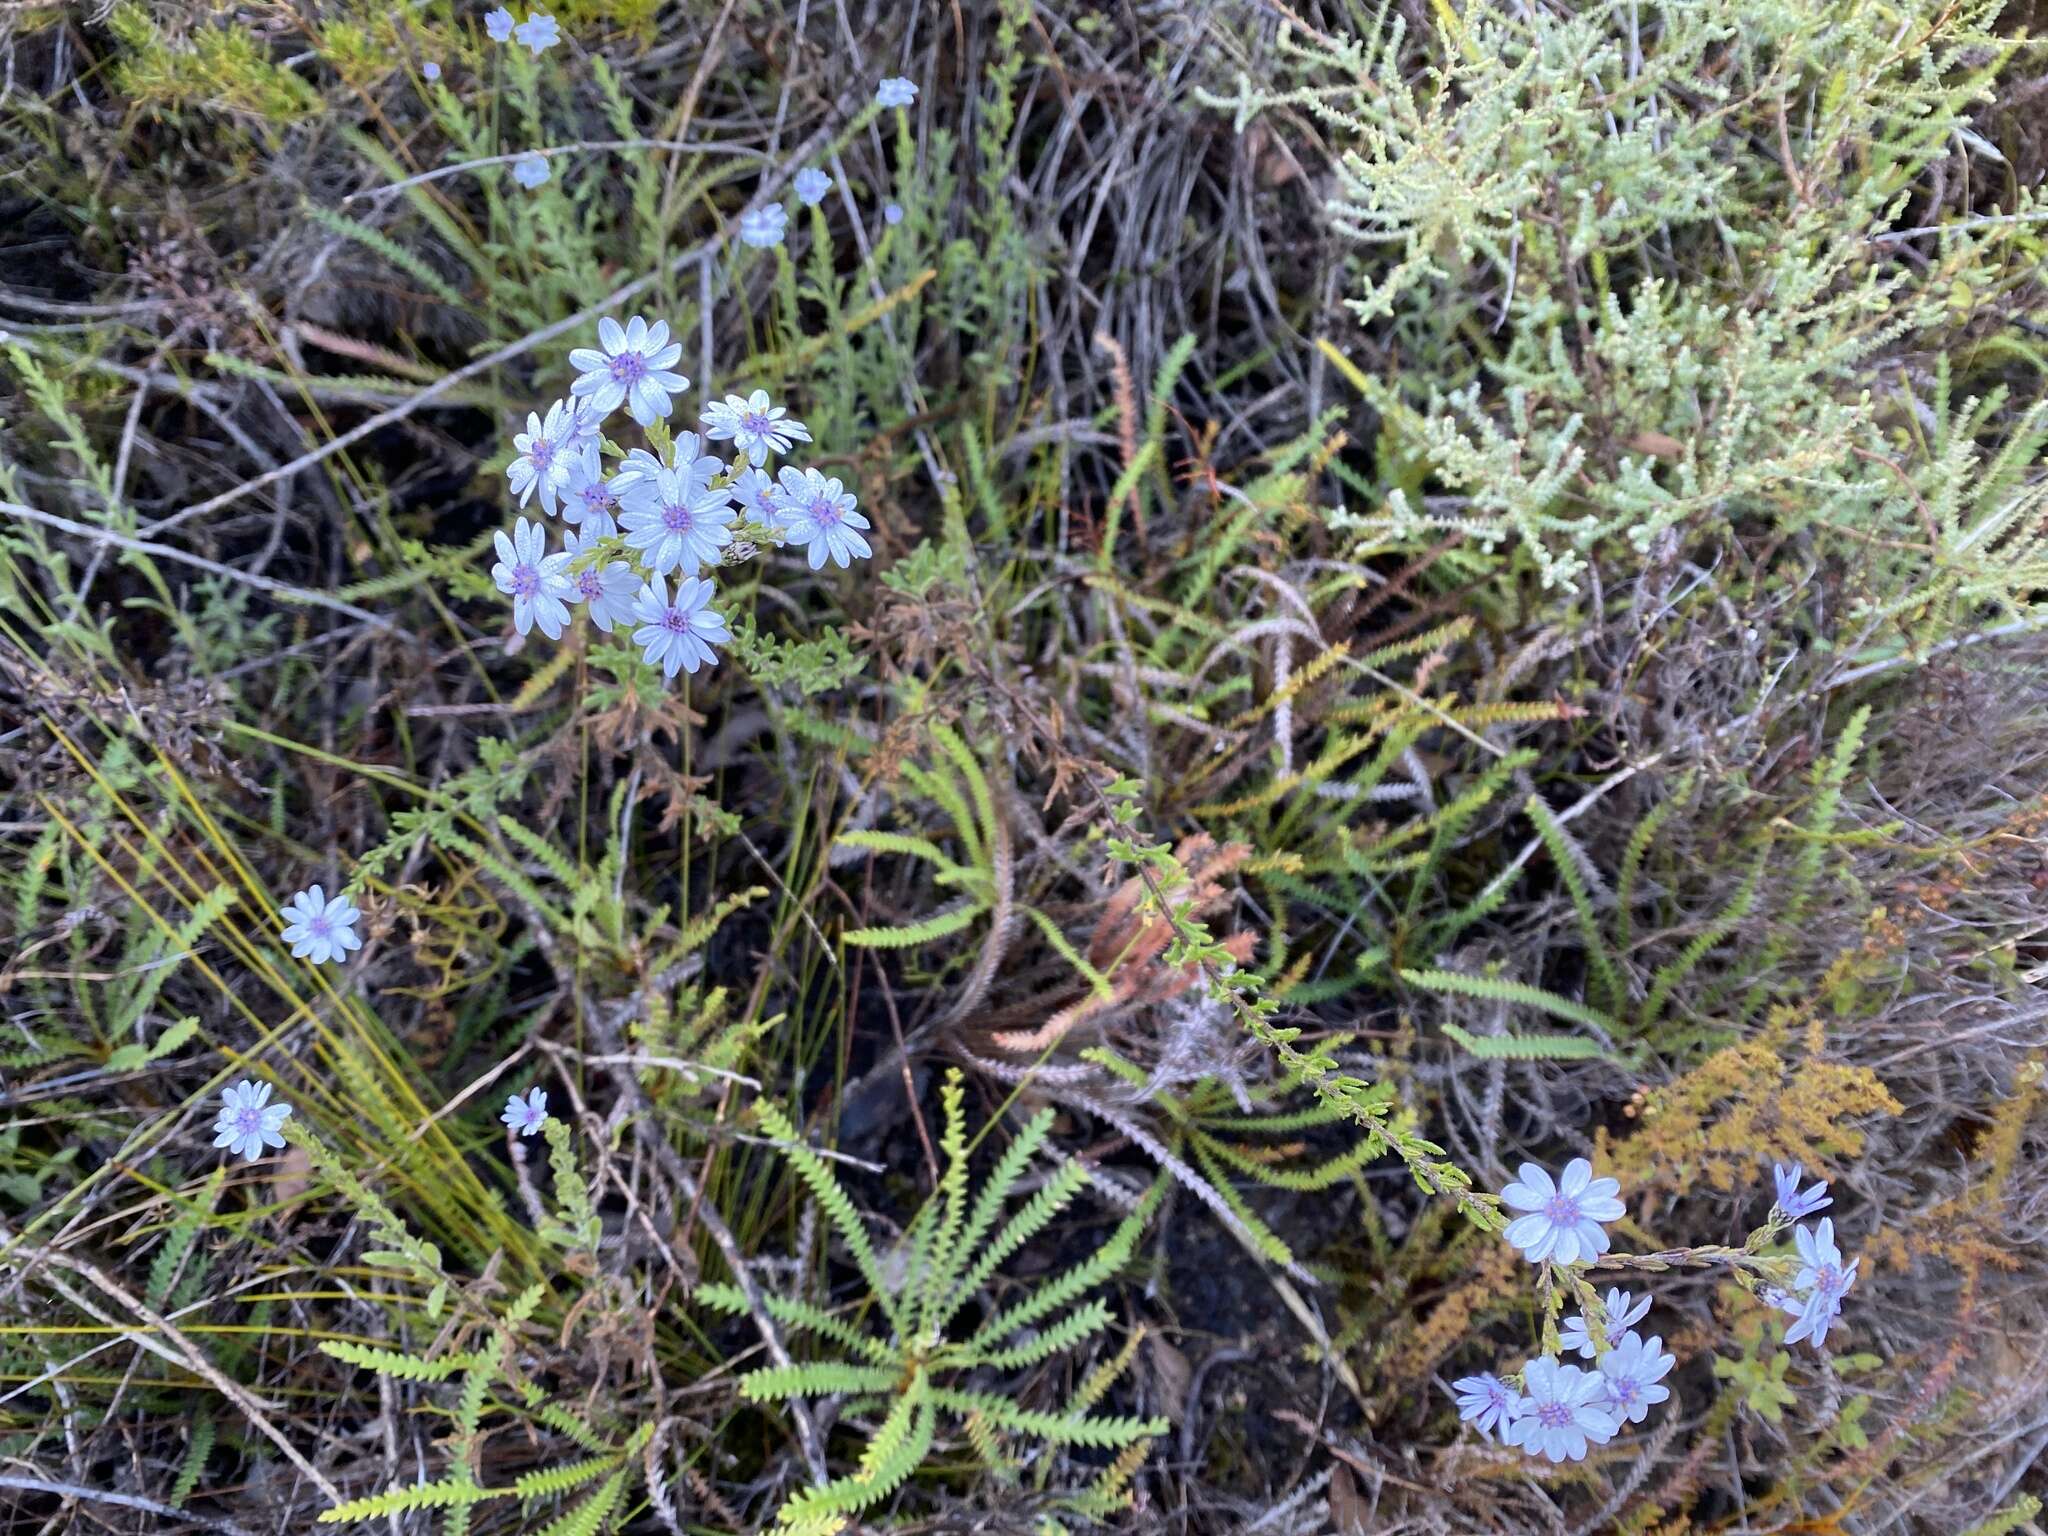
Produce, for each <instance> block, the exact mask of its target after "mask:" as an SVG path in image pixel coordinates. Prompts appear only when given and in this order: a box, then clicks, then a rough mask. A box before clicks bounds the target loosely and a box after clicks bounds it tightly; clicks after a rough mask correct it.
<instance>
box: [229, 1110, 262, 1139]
mask: <svg viewBox="0 0 2048 1536" xmlns="http://www.w3.org/2000/svg"><path fill="white" fill-rule="evenodd" d="M235 1132H236V1134H237V1135H241V1136H258V1135H261V1134H262V1132H263V1111H262V1110H260V1109H258V1108H257V1107H256V1106H255V1105H254V1104H244V1105H243V1106H242V1107H241V1108H240V1109H238V1110H236V1111H235Z"/></svg>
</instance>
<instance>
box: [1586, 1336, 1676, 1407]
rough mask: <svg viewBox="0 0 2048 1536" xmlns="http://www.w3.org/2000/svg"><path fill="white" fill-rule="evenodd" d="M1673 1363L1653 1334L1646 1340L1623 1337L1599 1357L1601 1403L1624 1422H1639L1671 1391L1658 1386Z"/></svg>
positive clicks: (1668, 1372) (1661, 1342) (1635, 1337)
mask: <svg viewBox="0 0 2048 1536" xmlns="http://www.w3.org/2000/svg"><path fill="white" fill-rule="evenodd" d="M1676 1364H1678V1362H1677V1361H1676V1360H1675V1359H1673V1358H1672V1357H1671V1356H1670V1355H1667V1354H1665V1353H1664V1340H1663V1339H1661V1338H1660V1337H1658V1336H1657V1335H1656V1334H1654V1333H1653V1334H1651V1335H1650V1337H1649V1338H1648V1339H1645V1338H1644V1337H1643V1336H1642V1335H1641V1334H1640V1333H1625V1334H1623V1335H1622V1336H1621V1338H1620V1339H1619V1340H1618V1341H1616V1343H1615V1346H1614V1348H1612V1349H1610V1350H1609V1351H1607V1353H1606V1354H1604V1355H1602V1356H1601V1357H1600V1365H1599V1372H1600V1381H1601V1384H1602V1392H1603V1394H1604V1396H1603V1398H1602V1402H1603V1403H1604V1405H1605V1406H1606V1408H1607V1409H1608V1411H1609V1412H1611V1413H1613V1414H1614V1415H1615V1416H1616V1417H1617V1418H1618V1419H1620V1420H1622V1421H1623V1422H1625V1423H1629V1424H1640V1423H1642V1422H1643V1419H1644V1417H1645V1415H1647V1414H1648V1413H1649V1411H1650V1409H1651V1407H1652V1406H1653V1405H1655V1404H1657V1403H1661V1402H1663V1401H1664V1399H1666V1398H1667V1397H1669V1396H1670V1395H1671V1389H1670V1388H1669V1387H1666V1386H1660V1385H1659V1383H1660V1382H1662V1381H1663V1380H1664V1378H1665V1376H1667V1375H1668V1374H1670V1371H1671V1367H1672V1366H1674V1365H1676ZM1619 1427H1620V1426H1619V1425H1617V1426H1616V1428H1619Z"/></svg>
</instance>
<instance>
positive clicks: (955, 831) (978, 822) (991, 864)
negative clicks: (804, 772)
mask: <svg viewBox="0 0 2048 1536" xmlns="http://www.w3.org/2000/svg"><path fill="white" fill-rule="evenodd" d="M931 734H932V739H933V740H934V741H935V742H936V743H937V744H938V746H939V748H940V752H939V757H938V761H937V762H935V763H933V764H932V765H931V766H929V767H926V766H924V765H921V764H918V763H906V764H904V765H903V770H902V772H903V780H904V783H905V784H906V785H907V786H908V787H909V788H910V789H912V790H913V791H915V792H916V793H917V794H919V795H921V796H923V797H924V798H925V799H927V800H929V801H931V802H932V803H933V804H934V805H936V806H938V807H939V809H940V810H941V812H942V813H943V814H944V816H945V818H946V821H947V824H948V826H949V828H950V830H951V832H952V835H953V840H954V842H955V843H956V844H957V846H958V848H959V850H960V852H959V856H958V857H957V858H956V857H953V856H951V855H949V854H947V853H946V852H944V851H943V850H942V849H941V848H940V847H939V845H938V844H937V843H936V842H934V841H933V840H932V839H930V838H928V837H924V836H921V835H916V834H911V833H900V832H879V831H864V830H859V829H855V830H851V831H847V832H842V833H841V834H840V835H839V839H838V842H839V846H840V847H842V848H857V849H866V850H868V851H869V852H872V853H888V854H900V855H904V856H906V857H909V858H914V859H921V860H923V861H924V862H925V863H927V864H929V865H930V866H931V868H932V878H933V880H934V882H935V883H936V884H937V885H939V886H940V887H941V888H942V889H950V890H954V891H957V892H958V893H959V898H958V900H957V901H955V902H954V904H952V905H951V906H948V907H946V908H944V909H943V910H941V911H939V912H936V913H934V914H932V915H931V916H930V917H926V918H922V919H920V920H919V921H917V922H913V923H903V924H896V925H892V926H889V927H881V928H854V929H850V930H848V931H847V932H846V933H845V934H844V935H843V937H844V938H845V940H846V942H847V943H849V944H858V945H862V946H864V947H867V948H870V949H908V948H910V947H912V946H913V945H918V944H929V943H932V942H933V941H934V940H937V939H942V938H945V937H947V936H948V935H950V934H955V933H960V932H962V931H963V930H965V929H967V928H970V927H972V926H973V925H974V922H975V920H976V919H977V918H979V917H980V916H981V914H982V913H984V912H986V911H988V910H989V909H991V908H992V907H993V906H994V905H995V904H996V893H997V887H998V883H999V882H1000V881H1002V880H1004V879H1006V878H1007V872H1006V871H1005V870H1003V869H1001V868H999V867H998V864H999V858H1000V852H999V851H1000V850H1001V849H1002V848H1003V847H1004V846H1005V838H1004V831H1003V827H1002V825H1001V823H1000V821H999V820H998V813H997V810H996V803H995V796H994V794H993V793H992V792H991V790H990V788H989V782H988V775H987V774H986V773H985V772H983V770H982V767H981V764H980V763H978V762H977V761H975V757H974V754H973V753H972V752H971V751H969V750H968V748H967V744H966V743H965V742H963V741H962V740H961V739H960V736H959V733H958V732H956V731H954V730H953V729H952V728H951V727H950V726H946V725H939V724H935V725H933V726H932V727H931Z"/></svg>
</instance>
